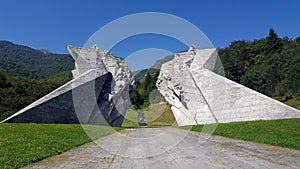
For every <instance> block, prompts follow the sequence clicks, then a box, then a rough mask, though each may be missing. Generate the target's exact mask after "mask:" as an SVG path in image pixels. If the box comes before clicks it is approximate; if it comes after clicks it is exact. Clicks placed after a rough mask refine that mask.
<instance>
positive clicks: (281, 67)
mask: <svg viewBox="0 0 300 169" xmlns="http://www.w3.org/2000/svg"><path fill="white" fill-rule="evenodd" d="M219 56H220V58H221V61H222V63H223V66H224V70H225V75H226V77H227V78H229V79H231V80H233V81H236V82H238V83H241V84H243V85H245V86H247V87H249V88H251V89H254V90H256V91H258V92H260V93H263V94H266V95H268V96H270V97H273V98H276V99H278V100H280V101H286V100H289V99H297V100H300V80H299V79H300V38H296V39H295V40H291V39H289V38H287V37H285V38H280V37H278V35H277V34H276V33H275V31H274V30H273V29H270V31H269V35H268V36H267V37H266V38H263V39H260V40H254V41H234V42H232V43H231V44H230V46H229V47H226V48H224V49H221V50H219Z"/></svg>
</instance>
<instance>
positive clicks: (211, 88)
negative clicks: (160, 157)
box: [156, 46, 300, 126]
mask: <svg viewBox="0 0 300 169" xmlns="http://www.w3.org/2000/svg"><path fill="white" fill-rule="evenodd" d="M221 70H222V67H221V64H220V60H219V58H218V53H217V49H215V48H213V49H197V48H196V47H195V46H191V47H190V49H189V50H188V51H186V52H181V53H177V54H175V55H174V58H173V59H172V60H171V61H168V62H166V63H164V64H163V65H162V67H161V71H160V74H159V77H158V80H157V82H156V86H157V88H158V90H159V91H160V93H161V94H162V95H163V96H164V98H165V99H166V101H167V102H169V103H170V104H171V106H172V107H171V109H172V111H173V114H174V116H175V118H176V121H177V123H178V125H179V126H183V125H196V124H209V123H228V122H235V121H251V120H271V119H285V118H300V111H299V110H296V109H294V108H292V107H289V106H287V105H285V104H283V103H281V102H279V101H276V100H274V99H272V98H269V97H267V96H265V95H263V94H261V93H258V92H256V91H254V90H251V89H249V88H247V87H245V86H243V85H240V84H238V83H236V82H233V81H231V80H229V79H227V78H225V77H223V76H222V75H220V74H221Z"/></svg>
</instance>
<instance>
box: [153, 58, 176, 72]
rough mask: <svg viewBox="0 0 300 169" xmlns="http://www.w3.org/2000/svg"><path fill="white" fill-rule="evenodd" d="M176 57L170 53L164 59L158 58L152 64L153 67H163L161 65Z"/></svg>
mask: <svg viewBox="0 0 300 169" xmlns="http://www.w3.org/2000/svg"><path fill="white" fill-rule="evenodd" d="M173 58H174V55H169V56H166V57H164V58H162V59H159V60H157V61H156V62H155V63H154V64H153V65H152V66H151V68H153V69H160V68H161V65H162V64H164V63H166V62H168V61H170V60H172V59H173Z"/></svg>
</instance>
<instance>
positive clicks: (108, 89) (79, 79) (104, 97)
mask: <svg viewBox="0 0 300 169" xmlns="http://www.w3.org/2000/svg"><path fill="white" fill-rule="evenodd" d="M68 50H69V52H70V54H71V55H72V57H73V58H74V60H75V69H74V70H73V71H72V74H73V77H74V79H73V80H71V81H70V82H68V83H66V84H64V85H63V86H61V87H59V88H58V89H56V90H54V91H53V92H51V93H49V94H48V95H46V96H44V97H42V98H41V99H39V100H37V101H35V102H34V103H32V104H30V105H29V106H27V107H25V108H24V109H22V110H20V111H19V112H17V113H15V114H14V115H12V116H11V117H9V118H7V119H6V120H4V121H3V122H12V123H66V124H77V123H81V124H96V125H111V126H121V125H122V122H123V119H124V116H125V112H126V110H127V108H128V105H129V101H130V100H129V88H130V85H131V79H130V78H131V72H130V69H129V67H128V65H127V63H126V62H125V60H124V59H122V58H117V57H114V56H113V55H112V54H111V53H110V52H109V51H104V50H101V49H99V48H98V47H97V46H96V45H95V46H93V47H91V48H80V47H74V46H68Z"/></svg>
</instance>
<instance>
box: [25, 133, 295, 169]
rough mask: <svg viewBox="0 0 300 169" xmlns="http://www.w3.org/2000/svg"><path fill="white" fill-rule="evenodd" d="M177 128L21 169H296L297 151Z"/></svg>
mask: <svg viewBox="0 0 300 169" xmlns="http://www.w3.org/2000/svg"><path fill="white" fill-rule="evenodd" d="M201 138H202V135H201V134H200V133H195V132H189V131H187V130H182V129H175V128H138V129H127V130H125V131H122V132H120V133H115V134H112V135H109V136H106V137H103V138H100V139H99V140H96V141H95V142H92V143H89V144H86V145H83V146H81V147H78V148H75V149H72V150H70V151H68V152H65V153H62V154H60V155H57V156H54V157H50V158H48V159H45V160H42V161H40V162H37V163H33V164H32V165H29V166H27V167H25V168H35V169H40V168H43V169H44V168H49V169H50V168H65V169H69V168H70V169H71V168H72V169H74V168H105V169H117V168H124V169H127V168H131V169H161V168H172V169H188V168H190V169H199V168H205V169H209V168H212V169H218V168H220V169H224V168H226V169H227V168H229V169H230V168H243V169H244V168H264V169H282V168H299V167H300V151H297V150H291V149H285V148H279V147H273V146H267V145H262V144H256V143H251V142H246V141H239V140H233V139H228V138H223V137H217V136H212V137H210V138H209V139H208V140H202V139H201Z"/></svg>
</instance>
